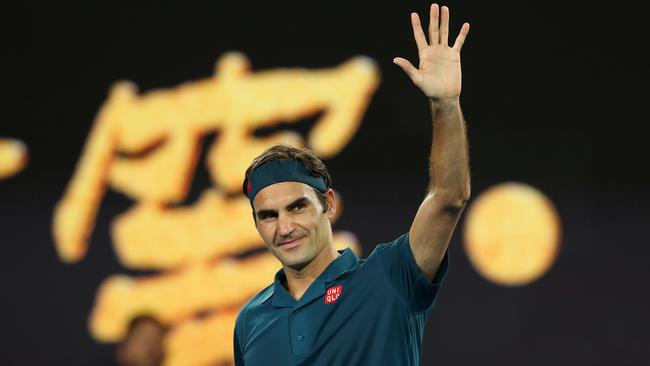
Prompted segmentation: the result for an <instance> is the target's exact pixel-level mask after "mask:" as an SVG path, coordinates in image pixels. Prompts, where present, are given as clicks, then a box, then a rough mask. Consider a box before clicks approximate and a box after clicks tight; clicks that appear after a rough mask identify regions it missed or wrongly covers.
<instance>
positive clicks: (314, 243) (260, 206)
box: [253, 182, 335, 270]
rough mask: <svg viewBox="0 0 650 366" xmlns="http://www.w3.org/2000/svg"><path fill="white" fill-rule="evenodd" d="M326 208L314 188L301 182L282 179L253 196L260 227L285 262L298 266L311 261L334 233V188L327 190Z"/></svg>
mask: <svg viewBox="0 0 650 366" xmlns="http://www.w3.org/2000/svg"><path fill="white" fill-rule="evenodd" d="M326 197H327V201H328V205H329V208H328V210H327V212H323V206H322V205H321V203H320V201H319V200H318V197H317V196H316V193H315V192H314V190H313V189H312V188H311V187H310V186H308V185H306V184H304V183H299V182H282V183H276V184H272V185H270V186H268V187H266V188H264V189H262V190H261V191H260V192H259V193H258V194H257V195H256V196H255V199H254V200H253V207H254V212H255V217H256V226H257V231H258V232H259V233H260V236H261V237H262V239H263V240H264V242H265V243H266V246H267V247H268V248H269V250H270V251H271V253H272V254H273V255H274V256H275V257H276V258H277V259H278V260H279V261H280V262H281V263H282V265H283V266H286V267H291V268H293V269H296V270H300V269H302V268H304V267H305V266H306V265H307V264H309V263H311V262H312V261H313V260H314V258H316V257H317V256H318V255H319V254H320V253H321V252H322V251H323V250H325V249H326V247H327V245H328V244H329V242H330V240H331V237H332V228H331V225H330V219H331V218H332V217H333V215H334V213H335V207H334V192H333V191H332V190H331V189H330V190H328V191H327V193H326Z"/></svg>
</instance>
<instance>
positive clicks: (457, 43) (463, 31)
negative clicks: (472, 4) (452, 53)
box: [453, 23, 469, 52]
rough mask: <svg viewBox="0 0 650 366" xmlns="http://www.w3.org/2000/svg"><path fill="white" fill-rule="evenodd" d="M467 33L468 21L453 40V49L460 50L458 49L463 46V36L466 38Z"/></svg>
mask: <svg viewBox="0 0 650 366" xmlns="http://www.w3.org/2000/svg"><path fill="white" fill-rule="evenodd" d="M467 33H469V23H464V24H463V26H462V27H461V28H460V33H458V37H456V41H455V42H454V47H453V49H454V50H456V51H458V52H460V49H461V48H463V43H465V38H467Z"/></svg>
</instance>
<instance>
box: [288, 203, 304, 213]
mask: <svg viewBox="0 0 650 366" xmlns="http://www.w3.org/2000/svg"><path fill="white" fill-rule="evenodd" d="M304 207H305V205H303V204H302V203H300V204H297V205H295V206H293V207H292V208H291V211H292V212H298V211H300V210H302V209H303V208H304Z"/></svg>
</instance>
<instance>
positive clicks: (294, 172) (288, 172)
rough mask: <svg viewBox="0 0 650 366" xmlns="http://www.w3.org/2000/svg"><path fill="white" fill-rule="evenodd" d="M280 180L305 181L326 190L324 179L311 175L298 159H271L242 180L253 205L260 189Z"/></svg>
mask: <svg viewBox="0 0 650 366" xmlns="http://www.w3.org/2000/svg"><path fill="white" fill-rule="evenodd" d="M280 182H300V183H305V184H307V185H308V186H312V187H314V188H316V189H317V190H319V191H320V192H322V193H325V192H327V187H326V186H325V180H323V178H322V177H314V176H313V175H311V174H310V173H309V171H307V168H305V166H304V165H303V163H302V162H301V161H300V160H272V161H269V162H266V163H264V164H262V165H260V166H258V167H257V168H255V170H253V173H251V176H250V179H247V180H245V181H244V194H245V195H246V196H247V197H248V199H249V200H250V202H251V205H253V200H254V199H255V196H256V195H257V194H258V193H259V192H260V191H261V190H262V189H264V188H266V187H268V186H270V185H271V184H275V183H280Z"/></svg>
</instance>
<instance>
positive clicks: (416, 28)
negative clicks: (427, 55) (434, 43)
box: [411, 13, 428, 52]
mask: <svg viewBox="0 0 650 366" xmlns="http://www.w3.org/2000/svg"><path fill="white" fill-rule="evenodd" d="M411 25H413V37H415V43H416V44H417V45H418V52H420V51H422V49H424V48H425V47H426V46H428V44H427V39H426V37H425V36H424V31H423V30H422V25H421V24H420V17H419V16H418V14H417V13H411Z"/></svg>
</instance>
